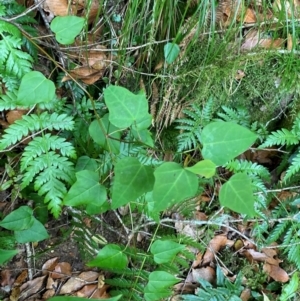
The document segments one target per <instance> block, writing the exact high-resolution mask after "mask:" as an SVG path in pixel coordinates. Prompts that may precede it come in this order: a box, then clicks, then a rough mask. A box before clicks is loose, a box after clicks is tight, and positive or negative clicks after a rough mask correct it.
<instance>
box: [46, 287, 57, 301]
mask: <svg viewBox="0 0 300 301" xmlns="http://www.w3.org/2000/svg"><path fill="white" fill-rule="evenodd" d="M54 295H55V290H54V289H53V288H52V289H48V290H46V291H45V293H44V294H43V300H48V299H49V298H51V297H53V296H54Z"/></svg>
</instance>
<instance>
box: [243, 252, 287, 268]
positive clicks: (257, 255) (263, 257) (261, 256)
mask: <svg viewBox="0 0 300 301" xmlns="http://www.w3.org/2000/svg"><path fill="white" fill-rule="evenodd" d="M247 252H248V253H249V254H250V255H251V256H252V258H253V260H255V261H260V262H267V263H269V264H272V265H279V263H280V262H281V261H280V260H279V259H277V258H276V259H275V258H273V256H271V257H269V256H268V255H267V254H265V253H261V252H257V251H254V250H253V249H249V250H247Z"/></svg>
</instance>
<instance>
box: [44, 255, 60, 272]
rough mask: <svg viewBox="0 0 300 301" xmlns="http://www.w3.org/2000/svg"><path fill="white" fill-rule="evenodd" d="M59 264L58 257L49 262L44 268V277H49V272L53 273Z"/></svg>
mask: <svg viewBox="0 0 300 301" xmlns="http://www.w3.org/2000/svg"><path fill="white" fill-rule="evenodd" d="M57 263H58V257H53V258H50V259H49V260H47V261H46V262H45V263H44V264H43V266H42V272H43V275H48V272H49V271H50V272H52V271H53V270H54V268H55V266H56V265H57Z"/></svg>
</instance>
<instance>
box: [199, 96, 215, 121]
mask: <svg viewBox="0 0 300 301" xmlns="http://www.w3.org/2000/svg"><path fill="white" fill-rule="evenodd" d="M214 104H215V101H214V98H213V97H209V99H208V100H207V102H206V103H205V105H204V107H203V110H202V119H203V121H204V122H205V123H206V124H207V123H209V122H210V121H212V119H213V114H214Z"/></svg>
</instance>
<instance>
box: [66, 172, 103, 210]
mask: <svg viewBox="0 0 300 301" xmlns="http://www.w3.org/2000/svg"><path fill="white" fill-rule="evenodd" d="M76 179H77V180H76V182H75V183H74V184H73V185H72V187H71V188H70V190H69V192H68V193H67V195H66V196H65V198H64V201H63V203H64V205H66V206H80V205H88V204H90V203H93V204H97V206H101V205H102V204H103V203H104V202H105V201H106V199H107V197H106V189H105V187H104V186H102V185H101V184H100V183H99V175H98V173H96V172H94V171H91V170H82V171H79V172H77V173H76Z"/></svg>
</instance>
